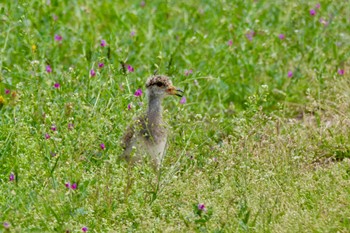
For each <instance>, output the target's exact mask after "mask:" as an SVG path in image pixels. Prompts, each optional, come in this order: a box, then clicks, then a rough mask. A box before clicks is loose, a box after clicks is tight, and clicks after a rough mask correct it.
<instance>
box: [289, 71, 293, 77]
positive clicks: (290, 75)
mask: <svg viewBox="0 0 350 233" xmlns="http://www.w3.org/2000/svg"><path fill="white" fill-rule="evenodd" d="M291 77H293V72H292V71H291V70H290V71H288V78H291Z"/></svg>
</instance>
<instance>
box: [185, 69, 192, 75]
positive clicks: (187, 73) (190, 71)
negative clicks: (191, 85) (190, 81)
mask: <svg viewBox="0 0 350 233" xmlns="http://www.w3.org/2000/svg"><path fill="white" fill-rule="evenodd" d="M192 73H193V70H185V75H186V76H188V75H190V74H192Z"/></svg>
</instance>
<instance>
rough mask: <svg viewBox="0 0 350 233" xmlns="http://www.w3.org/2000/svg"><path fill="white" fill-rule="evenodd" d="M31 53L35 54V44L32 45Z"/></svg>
mask: <svg viewBox="0 0 350 233" xmlns="http://www.w3.org/2000/svg"><path fill="white" fill-rule="evenodd" d="M32 52H33V53H35V52H36V45H35V44H33V45H32Z"/></svg>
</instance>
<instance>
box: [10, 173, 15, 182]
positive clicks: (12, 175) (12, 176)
mask: <svg viewBox="0 0 350 233" xmlns="http://www.w3.org/2000/svg"><path fill="white" fill-rule="evenodd" d="M9 180H10V181H14V180H15V174H13V173H12V172H11V174H10V176H9Z"/></svg>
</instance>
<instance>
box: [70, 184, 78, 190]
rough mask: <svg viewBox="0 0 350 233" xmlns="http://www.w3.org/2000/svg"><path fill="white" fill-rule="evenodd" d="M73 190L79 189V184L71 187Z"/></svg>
mask: <svg viewBox="0 0 350 233" xmlns="http://www.w3.org/2000/svg"><path fill="white" fill-rule="evenodd" d="M70 188H71V189H73V190H76V189H77V188H78V185H77V183H73V184H72V185H71V186H70Z"/></svg>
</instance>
